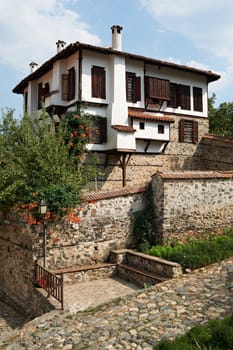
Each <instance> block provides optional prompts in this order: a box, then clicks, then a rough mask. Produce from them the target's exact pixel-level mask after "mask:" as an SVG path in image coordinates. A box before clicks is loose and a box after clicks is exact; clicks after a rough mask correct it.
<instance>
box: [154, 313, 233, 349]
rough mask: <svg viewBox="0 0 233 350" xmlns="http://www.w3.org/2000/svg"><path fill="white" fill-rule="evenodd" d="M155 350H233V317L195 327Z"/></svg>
mask: <svg viewBox="0 0 233 350" xmlns="http://www.w3.org/2000/svg"><path fill="white" fill-rule="evenodd" d="M154 349H155V350H232V349H233V315H231V316H229V317H226V318H225V319H224V320H211V321H209V322H208V323H207V324H205V325H202V326H201V325H198V326H195V327H193V328H192V329H191V330H190V331H189V332H188V333H187V334H185V335H182V336H179V337H177V338H176V339H174V340H162V341H161V342H160V343H159V344H158V345H156V346H155V347H154Z"/></svg>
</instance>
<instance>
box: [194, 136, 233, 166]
mask: <svg viewBox="0 0 233 350" xmlns="http://www.w3.org/2000/svg"><path fill="white" fill-rule="evenodd" d="M196 157H198V158H200V159H201V163H202V165H203V169H205V170H221V171H233V139H229V138H226V137H222V136H217V135H212V134H207V135H204V137H203V138H202V140H201V142H200V144H199V145H198V148H197V151H196Z"/></svg>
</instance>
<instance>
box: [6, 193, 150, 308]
mask: <svg viewBox="0 0 233 350" xmlns="http://www.w3.org/2000/svg"><path fill="white" fill-rule="evenodd" d="M83 201H84V202H83V204H82V207H81V212H80V216H81V222H80V223H72V222H64V223H63V224H59V225H54V224H49V223H48V226H47V228H46V230H45V231H44V229H43V225H28V224H27V223H26V222H24V221H23V219H22V217H21V216H17V215H13V214H11V213H10V214H9V215H8V219H7V220H5V219H4V218H3V216H2V217H1V225H0V285H1V287H2V288H3V289H4V290H6V291H7V293H8V294H9V295H10V296H11V298H12V299H15V300H16V301H17V302H18V304H21V305H22V306H23V307H24V309H25V311H28V312H29V313H31V314H32V313H33V315H38V314H40V313H42V312H43V311H48V310H49V309H50V307H52V306H51V305H50V304H49V302H48V303H45V302H43V300H44V298H42V296H41V294H40V293H38V292H37V289H36V288H35V285H34V267H35V261H36V260H38V261H39V262H40V263H41V264H42V265H43V263H44V237H45V235H44V233H45V232H46V237H47V240H46V242H47V244H46V265H47V267H48V268H49V269H53V270H54V269H64V268H68V267H75V266H77V267H78V266H83V265H91V264H96V263H98V262H103V261H105V260H106V259H107V258H108V255H109V252H110V251H111V250H112V249H119V248H126V247H132V245H133V244H134V237H133V214H134V213H135V212H137V211H140V210H142V209H143V208H144V205H145V188H144V187H143V188H142V187H140V188H138V187H137V188H133V189H132V188H131V189H129V188H128V189H125V190H119V191H114V192H113V191H112V192H108V193H105V192H99V193H93V194H89V195H86V196H84V197H83Z"/></svg>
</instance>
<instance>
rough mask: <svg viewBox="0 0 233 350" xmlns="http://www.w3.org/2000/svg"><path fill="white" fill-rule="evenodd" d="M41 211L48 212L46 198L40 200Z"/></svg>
mask: <svg viewBox="0 0 233 350" xmlns="http://www.w3.org/2000/svg"><path fill="white" fill-rule="evenodd" d="M39 211H40V214H41V215H45V214H46V212H47V204H46V202H45V200H44V199H41V200H40V205H39Z"/></svg>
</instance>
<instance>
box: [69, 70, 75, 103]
mask: <svg viewBox="0 0 233 350" xmlns="http://www.w3.org/2000/svg"><path fill="white" fill-rule="evenodd" d="M74 98H75V69H74V67H72V68H70V69H69V74H68V100H69V101H70V100H73V99H74Z"/></svg>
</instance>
